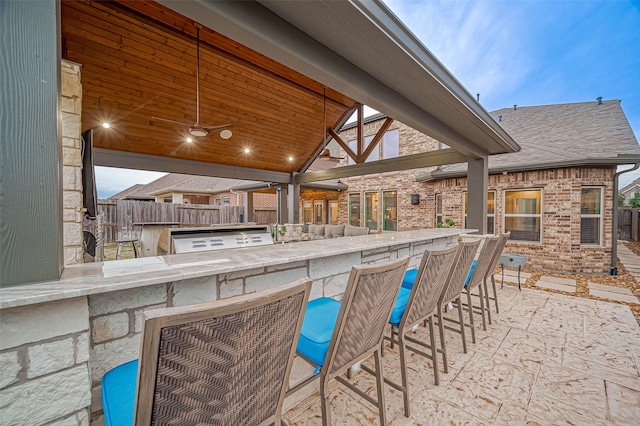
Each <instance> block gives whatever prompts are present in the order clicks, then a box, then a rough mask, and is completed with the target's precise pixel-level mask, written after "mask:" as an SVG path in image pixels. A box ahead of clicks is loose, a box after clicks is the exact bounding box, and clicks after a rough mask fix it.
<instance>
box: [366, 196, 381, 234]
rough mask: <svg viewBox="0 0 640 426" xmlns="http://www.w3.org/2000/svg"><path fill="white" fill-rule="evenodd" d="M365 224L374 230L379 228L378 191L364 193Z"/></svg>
mask: <svg viewBox="0 0 640 426" xmlns="http://www.w3.org/2000/svg"><path fill="white" fill-rule="evenodd" d="M364 226H366V227H367V228H369V229H370V230H372V231H377V230H378V193H377V192H365V193H364Z"/></svg>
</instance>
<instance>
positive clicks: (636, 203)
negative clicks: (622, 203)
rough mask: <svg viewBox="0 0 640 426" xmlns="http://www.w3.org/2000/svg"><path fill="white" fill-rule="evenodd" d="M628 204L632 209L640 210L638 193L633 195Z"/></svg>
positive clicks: (639, 194)
mask: <svg viewBox="0 0 640 426" xmlns="http://www.w3.org/2000/svg"><path fill="white" fill-rule="evenodd" d="M629 204H630V205H631V207H633V208H634V209H637V208H640V192H636V193H635V194H633V197H631V199H630V200H629Z"/></svg>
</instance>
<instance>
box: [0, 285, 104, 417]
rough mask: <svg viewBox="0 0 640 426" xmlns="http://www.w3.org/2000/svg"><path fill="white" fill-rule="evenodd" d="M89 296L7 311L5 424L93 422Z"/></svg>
mask: <svg viewBox="0 0 640 426" xmlns="http://www.w3.org/2000/svg"><path fill="white" fill-rule="evenodd" d="M90 385H91V381H90V375H89V309H88V305H87V298H86V297H78V298H75V299H68V300H60V301H56V302H50V303H44V304H39V305H31V306H24V307H18V308H13V309H3V310H2V338H1V339H0V394H1V395H2V404H0V422H1V423H2V424H6V425H9V424H10V425H24V426H35V425H44V424H46V425H56V426H62V425H65V426H67V425H83V426H85V425H87V426H88V425H89V410H88V407H89V405H90V403H91V393H90V389H91V387H90Z"/></svg>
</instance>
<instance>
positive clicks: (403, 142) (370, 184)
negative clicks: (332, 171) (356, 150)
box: [338, 120, 440, 232]
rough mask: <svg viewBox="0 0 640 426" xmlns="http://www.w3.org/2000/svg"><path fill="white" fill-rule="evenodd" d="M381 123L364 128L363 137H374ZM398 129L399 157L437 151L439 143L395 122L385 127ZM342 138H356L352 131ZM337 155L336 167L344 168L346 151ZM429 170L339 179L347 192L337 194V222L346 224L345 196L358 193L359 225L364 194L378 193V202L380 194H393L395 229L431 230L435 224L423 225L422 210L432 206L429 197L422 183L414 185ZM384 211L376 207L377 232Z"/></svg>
mask: <svg viewBox="0 0 640 426" xmlns="http://www.w3.org/2000/svg"><path fill="white" fill-rule="evenodd" d="M383 122H384V120H378V121H374V122H371V123H367V124H365V125H364V134H365V136H371V135H375V134H376V133H377V132H378V130H379V129H380V126H381V125H382V123H383ZM396 129H397V130H398V132H399V134H398V139H399V153H400V156H403V155H411V154H418V153H421V152H425V151H433V150H436V149H438V147H439V146H440V143H439V142H438V141H437V140H435V139H433V138H431V137H429V136H427V135H425V134H422V133H420V132H418V131H416V130H414V129H413V128H411V127H409V126H407V125H405V124H402V123H400V122H398V121H394V122H393V123H392V124H391V126H390V127H389V129H388V131H390V130H396ZM340 136H341V137H342V139H343V140H344V141H345V142H347V143H348V141H350V140H353V139H355V138H356V136H357V130H356V128H352V129H348V130H345V131H343V132H341V133H340ZM341 156H342V157H344V158H345V159H344V160H341V162H340V164H339V165H340V166H346V165H347V162H348V160H347V159H346V157H347V154H346V152H344V151H342V152H341ZM433 169H434V168H433V167H429V168H420V169H414V170H406V171H399V172H389V173H379V174H374V175H367V176H357V177H351V178H345V179H341V181H342V182H343V183H344V184H346V185H348V186H349V189H348V190H347V191H343V192H341V193H340V197H339V205H338V208H339V212H340V213H339V216H340V221H339V222H340V223H348V217H347V213H348V205H349V194H353V193H359V194H360V202H361V209H360V210H361V217H360V220H361V223H364V217H363V215H364V193H365V192H370V191H377V192H378V200H382V191H393V190H396V191H397V194H398V196H397V212H398V230H409V229H421V228H433V227H434V226H435V225H434V224H432V223H430V222H428V223H425V222H424V220H425V217H426V209H427V206H428V205H429V203H433V194H429V193H427V191H425V187H424V184H422V183H420V182H416V177H417V176H418V175H422V174H424V173H426V172H428V171H430V170H433ZM411 194H419V195H420V204H417V205H412V204H411ZM383 214H384V212H383V211H382V208H378V217H377V222H378V224H379V226H378V231H372V232H379V231H380V229H381V224H382V215H383Z"/></svg>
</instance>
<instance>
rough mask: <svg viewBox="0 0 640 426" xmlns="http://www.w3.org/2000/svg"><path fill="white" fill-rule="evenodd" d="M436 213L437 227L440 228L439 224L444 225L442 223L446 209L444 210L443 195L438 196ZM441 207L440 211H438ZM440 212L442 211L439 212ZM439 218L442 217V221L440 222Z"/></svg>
mask: <svg viewBox="0 0 640 426" xmlns="http://www.w3.org/2000/svg"><path fill="white" fill-rule="evenodd" d="M435 204H436V206H435V212H436V223H435V227H436V228H437V227H438V223H440V224H442V225H444V222H442V221H443V220H444V214H443V212H444V209H443V208H442V194H436V199H435ZM438 207H439V209H438ZM438 210H440V211H439V212H438ZM438 216H439V217H440V220H438Z"/></svg>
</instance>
